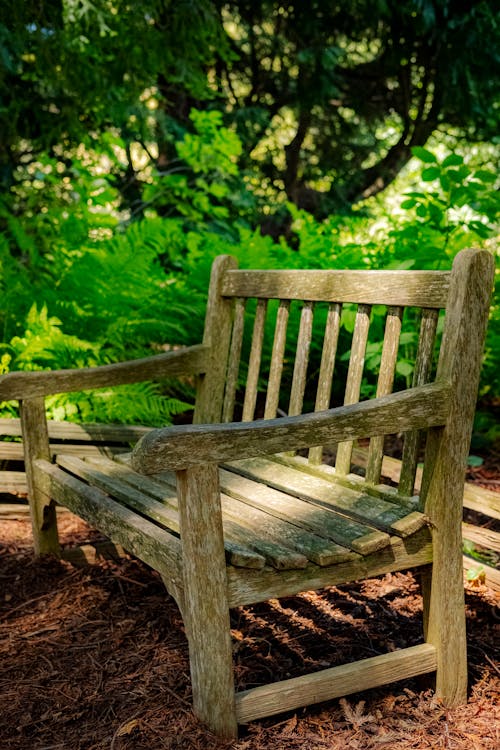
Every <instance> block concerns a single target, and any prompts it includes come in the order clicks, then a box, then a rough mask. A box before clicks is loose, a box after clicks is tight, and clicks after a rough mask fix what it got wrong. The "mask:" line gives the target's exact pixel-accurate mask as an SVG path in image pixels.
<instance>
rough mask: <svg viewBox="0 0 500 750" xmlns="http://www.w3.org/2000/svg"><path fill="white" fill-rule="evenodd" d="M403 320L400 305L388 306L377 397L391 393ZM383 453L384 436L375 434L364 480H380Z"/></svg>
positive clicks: (374, 481) (376, 481) (372, 481)
mask: <svg viewBox="0 0 500 750" xmlns="http://www.w3.org/2000/svg"><path fill="white" fill-rule="evenodd" d="M402 320H403V308H402V307H389V309H388V311H387V319H386V324H385V334H384V344H383V347H382V356H381V359H380V372H379V376H378V382H377V393H376V396H377V398H380V396H387V395H388V394H389V393H392V386H393V384H394V374H395V371H396V361H397V357H398V349H399V337H400V335H401V322H402ZM383 454H384V436H383V435H376V436H375V437H373V438H372V439H371V440H370V449H369V451H368V464H367V467H366V481H367V482H370V484H378V482H380V470H381V468H382V457H383Z"/></svg>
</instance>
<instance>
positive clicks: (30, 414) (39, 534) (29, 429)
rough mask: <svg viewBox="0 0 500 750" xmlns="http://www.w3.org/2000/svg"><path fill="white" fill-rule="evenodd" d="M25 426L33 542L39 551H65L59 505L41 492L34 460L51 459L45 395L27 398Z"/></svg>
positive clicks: (38, 553)
mask: <svg viewBox="0 0 500 750" xmlns="http://www.w3.org/2000/svg"><path fill="white" fill-rule="evenodd" d="M20 407H21V408H20V411H21V428H22V434H23V445H24V464H25V469H26V481H27V484H28V499H29V504H30V515H31V527H32V530H33V546H34V548H35V554H36V555H46V554H50V553H51V554H53V555H57V556H58V557H59V556H60V554H61V550H60V546H59V537H58V533H57V518H56V506H55V502H54V501H53V500H50V498H47V496H46V495H44V494H43V493H41V492H39V491H38V489H37V487H36V481H35V471H36V470H35V468H34V465H33V463H34V461H35V460H36V459H39V458H43V459H46V460H47V461H50V447H49V436H48V432H47V420H46V418H45V399H43V398H31V399H25V400H24V401H22V402H21V404H20Z"/></svg>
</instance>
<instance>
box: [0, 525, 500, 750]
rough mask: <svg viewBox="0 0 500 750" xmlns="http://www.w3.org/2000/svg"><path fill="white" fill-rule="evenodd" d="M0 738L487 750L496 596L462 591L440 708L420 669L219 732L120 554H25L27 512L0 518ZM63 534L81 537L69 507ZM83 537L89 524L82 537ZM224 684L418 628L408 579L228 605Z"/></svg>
mask: <svg viewBox="0 0 500 750" xmlns="http://www.w3.org/2000/svg"><path fill="white" fill-rule="evenodd" d="M0 523H1V525H0V664H1V671H0V706H1V711H0V742H1V747H2V748H5V750H143V749H144V750H161V749H163V748H166V749H167V748H168V750H229V748H232V749H234V750H270V749H272V750H295V749H298V748H300V749H301V750H341V749H342V750H344V748H353V749H356V750H375V749H376V750H390V749H395V748H400V749H401V750H424V749H427V748H429V749H432V750H434V749H437V748H446V749H450V750H452V749H453V750H455V749H456V748H460V749H463V750H498V748H499V747H500V707H499V703H500V702H499V700H498V699H499V697H500V672H499V668H498V666H497V664H496V663H495V647H498V635H499V630H500V602H499V600H498V598H496V597H495V594H494V593H493V592H492V591H491V590H489V589H487V588H486V587H485V586H483V585H481V584H476V585H471V586H468V588H467V592H466V601H467V624H468V643H469V654H468V659H469V684H470V696H469V702H468V704H467V705H466V706H463V707H461V708H458V709H455V710H452V711H448V710H446V709H445V708H444V707H443V705H442V704H441V703H440V702H439V701H438V700H436V699H435V698H434V696H433V692H432V677H431V676H423V677H419V678H415V679H412V680H407V681H404V682H400V683H397V684H395V685H390V686H387V687H386V688H381V689H378V690H372V691H369V692H366V693H364V694H358V695H351V696H349V697H348V698H345V699H341V700H337V701H330V702H329V703H324V704H321V705H318V706H311V707H309V708H305V709H301V710H299V711H296V712H293V713H288V714H283V715H280V716H277V717H273V718H270V719H267V720H262V721H256V722H253V723H252V724H250V725H249V726H248V727H244V728H242V729H241V731H240V738H239V740H238V741H236V742H233V743H230V742H221V741H220V740H217V739H216V738H215V737H214V736H213V735H212V734H211V733H210V732H208V731H207V730H206V729H205V728H204V727H203V726H202V725H201V724H200V723H199V722H198V721H197V720H196V718H195V717H194V716H193V714H192V712H191V695H190V680H189V664H188V655H187V643H186V639H185V634H184V628H183V624H182V619H181V617H180V614H179V611H178V609H177V606H176V604H175V602H174V601H173V600H172V599H171V598H170V597H169V596H168V595H167V594H166V592H165V589H164V587H163V585H162V583H161V580H160V578H159V577H158V576H157V574H156V573H154V572H153V571H151V570H150V569H148V568H147V567H146V566H144V565H142V564H140V563H139V562H137V561H136V560H135V559H132V558H124V559H122V560H120V561H119V562H110V561H101V562H99V563H97V564H95V565H92V566H88V567H86V568H75V567H73V566H72V565H71V564H69V563H67V562H59V561H57V560H55V559H50V558H46V559H43V560H42V561H36V560H35V559H34V558H33V555H32V552H31V548H30V544H31V539H30V531H29V522H28V521H19V520H8V521H1V522H0ZM60 526H61V527H62V529H61V530H62V534H61V536H62V539H63V541H64V542H65V543H82V542H84V541H86V540H88V539H89V529H88V527H86V526H85V524H84V523H83V522H81V521H79V520H77V519H75V518H73V517H71V516H69V515H68V516H67V517H65V518H64V519H61V522H60ZM94 536H95V535H94ZM233 636H234V661H235V670H236V678H237V683H238V687H239V688H245V687H250V686H252V685H254V684H259V683H262V682H269V681H271V680H276V679H280V678H285V677H288V676H295V675H299V674H302V673H305V672H308V671H311V670H313V669H314V668H316V669H321V668H322V667H326V666H332V665H335V664H336V663H341V662H345V661H350V660H354V659H356V658H363V657H369V656H374V655H376V654H378V653H382V652H384V651H387V650H391V649H395V648H400V647H402V646H406V645H413V644H415V643H418V642H420V639H421V598H420V593H419V584H418V577H417V576H416V575H415V576H414V575H412V574H392V575H387V576H384V577H381V578H379V579H373V580H371V581H367V582H364V583H362V584H361V583H360V584H352V585H349V586H341V587H335V588H330V589H326V590H325V591H323V592H321V593H320V594H313V593H308V594H303V595H301V596H297V597H292V598H288V599H283V600H280V602H278V601H270V602H267V603H266V604H259V605H255V606H252V607H242V608H239V609H237V610H235V611H234V612H233Z"/></svg>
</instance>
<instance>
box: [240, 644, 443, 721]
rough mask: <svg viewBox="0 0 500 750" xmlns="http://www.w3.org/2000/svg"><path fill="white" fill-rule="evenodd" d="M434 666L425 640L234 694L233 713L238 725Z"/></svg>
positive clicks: (406, 676)
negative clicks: (234, 710)
mask: <svg viewBox="0 0 500 750" xmlns="http://www.w3.org/2000/svg"><path fill="white" fill-rule="evenodd" d="M435 669H436V650H435V649H434V648H433V646H430V645H428V644H426V643H424V644H421V645H419V646H411V647H410V648H405V649H402V650H401V651H392V652H391V653H388V654H381V655H380V656H373V657H371V658H370V659H363V660H362V661H357V662H354V663H353V664H343V665H342V666H339V667H331V668H330V669H324V670H322V671H321V672H316V673H313V674H309V675H303V676H301V677H293V678H291V679H288V680H283V681H281V682H274V683H272V684H270V685H264V686H262V687H257V688H252V689H250V690H246V691H244V692H241V693H237V694H236V715H237V717H238V721H239V722H240V723H241V724H246V723H247V722H249V721H253V720H254V719H259V718H261V717H262V716H273V715H274V714H278V713H282V712H283V711H292V710H294V709H295V708H298V707H299V706H309V705H311V704H313V703H320V702H322V701H326V700H331V699H332V698H338V697H340V696H342V695H350V694H351V693H357V692H360V691H362V690H368V689H369V688H374V687H377V686H378V685H387V684H389V683H391V682H397V681H398V680H405V679H409V678H411V677H415V676H416V675H419V674H426V673H427V672H432V671H434V670H435Z"/></svg>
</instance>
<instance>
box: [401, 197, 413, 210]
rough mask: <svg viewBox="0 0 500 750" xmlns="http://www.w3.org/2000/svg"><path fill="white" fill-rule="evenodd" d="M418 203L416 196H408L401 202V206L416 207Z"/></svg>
mask: <svg viewBox="0 0 500 750" xmlns="http://www.w3.org/2000/svg"><path fill="white" fill-rule="evenodd" d="M416 205H417V201H416V200H415V198H408V199H407V200H405V201H403V202H402V204H401V208H414V207H415V206H416Z"/></svg>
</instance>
